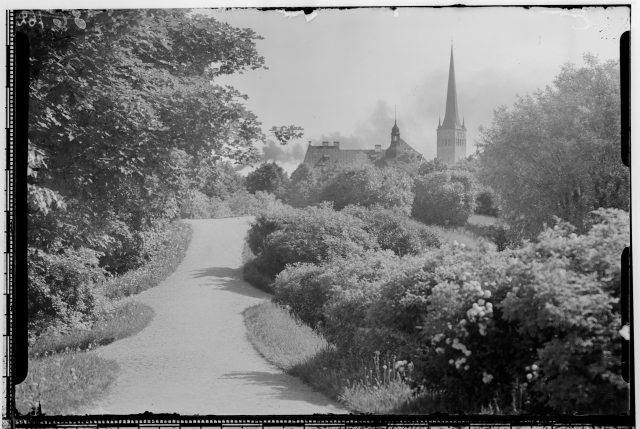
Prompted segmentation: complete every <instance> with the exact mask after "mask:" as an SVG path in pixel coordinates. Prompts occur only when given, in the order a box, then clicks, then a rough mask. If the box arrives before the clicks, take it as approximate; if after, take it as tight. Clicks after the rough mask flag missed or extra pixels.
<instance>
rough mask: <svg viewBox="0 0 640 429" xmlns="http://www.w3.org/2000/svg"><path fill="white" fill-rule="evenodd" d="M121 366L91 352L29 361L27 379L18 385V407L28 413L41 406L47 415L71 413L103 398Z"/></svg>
mask: <svg viewBox="0 0 640 429" xmlns="http://www.w3.org/2000/svg"><path fill="white" fill-rule="evenodd" d="M117 371H118V365H117V364H116V363H115V362H113V361H111V360H106V359H102V358H99V357H98V356H96V355H95V354H92V353H77V352H69V353H57V354H54V355H51V356H44V357H41V358H38V359H29V374H28V375H27V379H26V380H25V381H24V382H22V383H21V384H19V385H18V386H16V408H17V409H18V411H19V412H21V413H23V414H25V413H27V412H29V410H30V409H31V408H32V407H34V406H37V404H38V403H40V404H41V405H42V412H43V413H45V414H47V415H59V414H70V413H73V412H74V410H76V409H78V408H80V407H82V406H84V405H87V404H90V403H92V402H93V401H95V400H96V399H98V398H100V397H101V396H102V395H104V394H105V393H106V391H107V389H108V388H109V386H110V385H111V384H112V383H113V381H114V380H115V379H116V374H117Z"/></svg>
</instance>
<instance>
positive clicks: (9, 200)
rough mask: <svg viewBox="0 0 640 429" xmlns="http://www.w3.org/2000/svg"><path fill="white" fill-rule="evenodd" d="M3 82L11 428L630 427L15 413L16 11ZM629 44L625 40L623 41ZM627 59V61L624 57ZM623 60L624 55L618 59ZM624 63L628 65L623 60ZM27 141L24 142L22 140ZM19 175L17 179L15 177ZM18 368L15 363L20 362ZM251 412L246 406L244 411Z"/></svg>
mask: <svg viewBox="0 0 640 429" xmlns="http://www.w3.org/2000/svg"><path fill="white" fill-rule="evenodd" d="M6 19H7V48H6V49H7V81H6V86H5V88H6V100H7V107H6V120H7V128H6V130H5V131H6V136H7V143H8V144H7V147H6V157H7V160H6V166H5V178H6V188H5V218H6V229H5V239H6V248H5V290H4V294H5V316H6V319H5V321H6V324H7V325H6V326H7V329H6V331H5V333H4V346H5V354H4V359H5V362H4V363H5V374H4V375H3V377H4V379H5V383H6V386H7V388H6V389H5V392H6V393H5V399H6V402H5V410H6V411H5V418H7V417H8V418H9V419H10V424H11V427H16V428H45V427H46V428H57V427H71V428H76V427H85V428H88V427H91V428H93V427H95V428H98V427H139V428H146V427H158V428H160V427H220V428H222V427H229V428H240V427H242V428H244V427H248V428H249V427H251V428H253V427H256V428H257V427H283V428H284V427H305V428H306V427H309V428H316V427H317V428H320V427H322V428H328V427H335V428H338V427H339V428H342V427H345V428H346V427H434V428H444V427H468V428H485V427H489V426H490V427H492V428H493V427H496V428H502V427H504V428H507V427H508V428H520V427H522V428H524V427H541V426H542V427H549V428H558V427H562V428H569V427H571V428H574V427H575V428H577V427H580V428H583V427H598V426H608V427H632V426H634V424H635V422H634V416H633V414H632V415H631V416H628V415H621V416H606V415H604V416H576V415H574V416H549V417H543V416H473V417H471V416H448V415H428V416H398V415H386V416H371V415H285V416H272V415H263V416H179V415H167V414H150V413H145V414H139V415H128V416H126V415H103V416H100V415H93V416H46V415H40V416H15V415H14V412H15V390H14V383H15V381H20V380H19V378H20V377H19V376H18V377H17V376H16V371H18V370H19V371H20V372H24V373H26V367H25V366H24V365H22V366H21V367H20V368H18V367H17V365H16V362H19V360H20V359H21V358H22V357H21V356H20V355H19V354H15V352H16V351H19V349H20V348H19V347H18V348H16V340H20V339H21V338H20V337H16V311H15V309H16V303H17V302H16V301H17V298H18V297H17V296H16V295H15V291H16V288H15V286H16V283H17V282H16V276H17V275H18V274H19V273H20V271H19V265H18V261H17V260H18V259H20V258H16V255H19V253H17V250H16V247H15V246H16V240H14V239H15V237H16V234H17V233H18V231H19V229H18V228H17V226H16V222H19V221H21V220H22V219H18V217H19V214H17V213H19V207H18V205H17V204H16V195H21V191H23V189H22V188H21V187H19V185H21V184H23V185H24V191H26V182H24V180H20V179H21V177H20V178H17V177H16V175H15V172H16V171H21V169H20V168H19V167H21V166H22V164H20V163H19V162H17V160H16V148H19V147H20V142H17V141H16V138H17V133H16V128H17V127H19V124H17V122H19V121H16V118H17V117H19V116H20V112H19V111H18V112H16V109H14V107H15V102H16V85H17V83H16V75H15V59H16V57H15V55H16V35H15V34H14V33H13V32H12V30H13V29H14V28H15V11H7V15H6ZM627 43H628V42H627ZM626 61H629V59H628V58H627V59H626ZM621 62H622V63H623V64H625V58H624V57H621ZM627 64H629V63H628V62H627ZM25 145H26V142H25ZM16 179H18V180H16ZM25 339H26V338H25ZM18 366H19V365H18ZM248 411H249V412H250V410H248Z"/></svg>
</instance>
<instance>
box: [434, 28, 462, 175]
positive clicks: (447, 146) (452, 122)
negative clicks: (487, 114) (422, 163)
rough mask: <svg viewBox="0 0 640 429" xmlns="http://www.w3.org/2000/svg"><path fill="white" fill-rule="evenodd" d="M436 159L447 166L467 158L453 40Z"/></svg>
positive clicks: (438, 130)
mask: <svg viewBox="0 0 640 429" xmlns="http://www.w3.org/2000/svg"><path fill="white" fill-rule="evenodd" d="M437 137H438V138H437V151H438V152H437V153H438V159H439V160H441V161H442V162H444V163H445V164H447V165H453V164H455V163H456V162H458V161H459V160H461V159H464V158H466V157H467V127H466V126H465V123H464V117H463V121H462V123H460V116H459V115H458V93H457V90H456V69H455V66H454V64H453V40H452V41H451V58H450V60H449V84H448V87H447V105H446V108H445V113H444V120H443V121H442V125H441V124H440V118H438V129H437Z"/></svg>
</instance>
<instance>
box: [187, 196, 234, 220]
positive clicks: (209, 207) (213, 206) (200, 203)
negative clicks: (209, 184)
mask: <svg viewBox="0 0 640 429" xmlns="http://www.w3.org/2000/svg"><path fill="white" fill-rule="evenodd" d="M232 215H233V213H232V209H231V208H230V207H229V205H228V204H227V203H226V202H225V201H222V200H221V199H220V198H217V197H207V196H206V195H205V194H203V193H202V192H200V191H197V190H193V189H192V190H190V191H189V192H188V194H187V197H186V198H185V199H184V200H183V201H182V204H181V205H180V217H181V218H182V219H216V218H222V217H229V216H232Z"/></svg>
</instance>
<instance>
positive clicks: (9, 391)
mask: <svg viewBox="0 0 640 429" xmlns="http://www.w3.org/2000/svg"><path fill="white" fill-rule="evenodd" d="M6 20H7V21H6V22H7V27H6V28H7V29H6V43H7V44H6V50H7V56H6V59H7V65H6V67H7V68H6V72H7V80H6V82H5V95H6V106H5V112H6V113H5V119H6V128H5V133H6V138H7V139H6V141H7V146H6V148H5V156H6V164H5V189H4V192H5V231H4V233H5V253H4V263H5V265H4V272H5V277H4V280H5V282H4V291H3V294H4V298H5V302H4V312H5V313H4V316H5V322H4V323H5V332H3V340H4V341H3V346H4V354H3V360H4V362H3V363H4V370H5V373H4V374H3V378H4V383H5V390H4V395H5V398H4V399H5V407H4V409H5V415H4V416H3V417H4V418H6V417H8V415H12V414H13V412H14V409H15V389H14V377H13V369H14V365H13V350H14V349H13V336H12V333H13V326H14V324H13V314H14V313H13V307H14V301H13V300H14V295H13V293H12V288H13V273H14V254H13V247H12V245H13V240H12V238H13V237H12V236H13V221H14V196H15V195H14V191H15V189H14V182H13V179H14V177H13V176H14V175H13V171H14V148H15V145H14V139H15V129H14V126H15V122H14V119H15V112H14V105H15V75H14V63H15V37H14V36H15V35H14V33H13V31H12V30H13V29H14V28H15V12H14V11H7V12H6Z"/></svg>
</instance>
